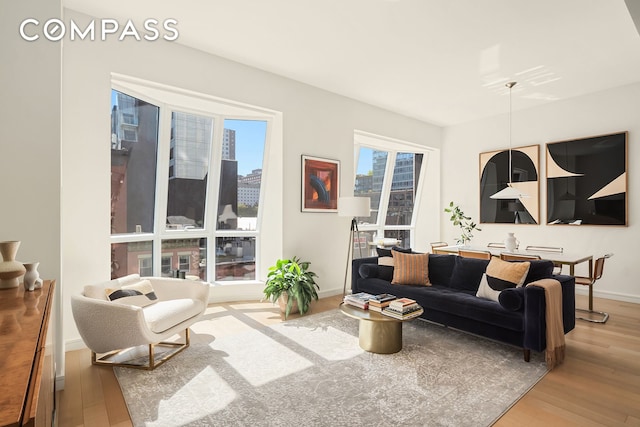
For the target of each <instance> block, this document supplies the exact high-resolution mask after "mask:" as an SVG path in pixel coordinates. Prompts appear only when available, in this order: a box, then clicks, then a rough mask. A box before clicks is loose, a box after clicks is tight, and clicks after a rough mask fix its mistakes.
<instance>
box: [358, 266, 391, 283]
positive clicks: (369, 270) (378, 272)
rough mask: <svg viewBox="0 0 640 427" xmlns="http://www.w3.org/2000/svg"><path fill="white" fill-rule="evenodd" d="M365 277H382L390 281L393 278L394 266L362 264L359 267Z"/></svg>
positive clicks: (359, 271) (361, 274)
mask: <svg viewBox="0 0 640 427" xmlns="http://www.w3.org/2000/svg"><path fill="white" fill-rule="evenodd" d="M358 273H359V274H360V277H362V278H363V279H382V280H386V281H387V282H390V281H391V280H392V279H393V267H389V266H386V265H377V264H362V265H360V268H359V269H358Z"/></svg>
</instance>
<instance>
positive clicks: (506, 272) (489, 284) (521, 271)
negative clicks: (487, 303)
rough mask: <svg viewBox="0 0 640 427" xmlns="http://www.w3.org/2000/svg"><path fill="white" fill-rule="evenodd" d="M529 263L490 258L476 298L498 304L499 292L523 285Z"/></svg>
mask: <svg viewBox="0 0 640 427" xmlns="http://www.w3.org/2000/svg"><path fill="white" fill-rule="evenodd" d="M530 265H531V263H530V262H529V261H524V262H508V261H503V260H501V259H499V258H491V261H489V265H487V271H486V273H485V274H484V275H483V276H482V280H480V286H479V287H478V292H477V293H476V296H477V297H479V298H485V299H490V300H493V301H496V302H498V298H499V295H500V292H501V291H503V290H504V289H508V288H517V287H520V286H522V285H523V284H524V280H525V279H526V278H527V273H529V267H530Z"/></svg>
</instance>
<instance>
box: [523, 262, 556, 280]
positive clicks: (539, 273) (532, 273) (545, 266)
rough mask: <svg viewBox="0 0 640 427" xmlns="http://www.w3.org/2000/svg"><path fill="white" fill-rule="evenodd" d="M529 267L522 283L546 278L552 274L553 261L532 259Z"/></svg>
mask: <svg viewBox="0 0 640 427" xmlns="http://www.w3.org/2000/svg"><path fill="white" fill-rule="evenodd" d="M529 262H531V266H530V267H529V273H528V274H527V278H526V279H525V281H524V283H530V282H535V281H536V280H540V279H548V278H550V277H551V276H552V275H553V262H551V261H548V260H534V261H529Z"/></svg>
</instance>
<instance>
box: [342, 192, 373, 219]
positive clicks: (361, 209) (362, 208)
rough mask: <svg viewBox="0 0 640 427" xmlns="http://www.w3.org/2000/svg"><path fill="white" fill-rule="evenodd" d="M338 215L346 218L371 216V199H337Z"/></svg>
mask: <svg viewBox="0 0 640 427" xmlns="http://www.w3.org/2000/svg"><path fill="white" fill-rule="evenodd" d="M338 215H339V216H348V217H352V218H355V217H358V216H364V217H368V216H369V215H371V199H370V198H368V197H340V198H338Z"/></svg>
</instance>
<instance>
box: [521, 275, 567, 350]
mask: <svg viewBox="0 0 640 427" xmlns="http://www.w3.org/2000/svg"><path fill="white" fill-rule="evenodd" d="M552 278H553V279H556V280H558V281H559V282H560V286H562V321H563V326H564V333H565V334H566V333H568V332H569V331H571V330H572V329H573V328H575V325H576V312H575V309H576V299H575V283H576V282H575V278H574V277H573V276H565V275H555V276H553V277H552ZM545 310H546V300H545V295H544V289H542V288H540V287H538V286H527V287H526V288H525V294H524V330H525V331H524V348H525V349H531V350H534V351H543V350H544V349H545V348H546V347H547V337H546V314H545V313H546V312H545Z"/></svg>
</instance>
